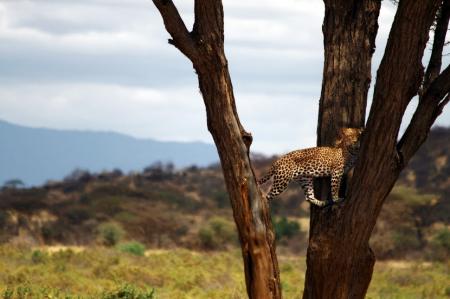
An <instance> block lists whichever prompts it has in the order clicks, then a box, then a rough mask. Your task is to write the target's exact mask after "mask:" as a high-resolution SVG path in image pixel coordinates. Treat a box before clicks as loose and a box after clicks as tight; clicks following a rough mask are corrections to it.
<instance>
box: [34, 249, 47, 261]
mask: <svg viewBox="0 0 450 299" xmlns="http://www.w3.org/2000/svg"><path fill="white" fill-rule="evenodd" d="M47 258H48V254H47V253H45V252H42V251H41V250H34V251H33V253H32V254H31V261H32V262H33V264H43V263H45V261H46V260H47Z"/></svg>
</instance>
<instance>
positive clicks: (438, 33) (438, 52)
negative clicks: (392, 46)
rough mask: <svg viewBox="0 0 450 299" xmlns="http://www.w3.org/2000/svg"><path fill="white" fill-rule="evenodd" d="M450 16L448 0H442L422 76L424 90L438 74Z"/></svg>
mask: <svg viewBox="0 0 450 299" xmlns="http://www.w3.org/2000/svg"><path fill="white" fill-rule="evenodd" d="M449 18H450V0H444V1H443V2H442V5H441V7H440V9H439V12H438V14H437V17H436V27H435V30H434V40H433V48H432V51H431V57H430V62H429V63H428V67H427V71H426V73H425V76H424V82H423V87H422V90H423V91H425V90H426V89H427V88H428V87H429V86H430V84H431V82H432V81H433V80H434V79H435V78H436V77H437V76H438V75H439V72H440V71H441V66H442V51H443V49H444V46H445V37H446V35H447V28H448V23H449Z"/></svg>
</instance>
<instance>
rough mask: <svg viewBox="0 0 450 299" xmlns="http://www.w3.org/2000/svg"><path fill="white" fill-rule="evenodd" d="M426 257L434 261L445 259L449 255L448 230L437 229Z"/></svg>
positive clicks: (449, 237)
mask: <svg viewBox="0 0 450 299" xmlns="http://www.w3.org/2000/svg"><path fill="white" fill-rule="evenodd" d="M430 243H431V244H430V250H429V251H428V258H429V259H431V260H436V261H446V260H448V258H449V256H450V230H449V229H448V228H442V229H440V230H438V231H437V233H436V234H435V235H434V236H433V238H432V239H431V242H430Z"/></svg>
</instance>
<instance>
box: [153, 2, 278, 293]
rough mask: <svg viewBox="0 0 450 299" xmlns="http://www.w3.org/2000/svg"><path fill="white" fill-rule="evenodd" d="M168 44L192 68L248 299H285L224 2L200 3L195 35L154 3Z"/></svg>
mask: <svg viewBox="0 0 450 299" xmlns="http://www.w3.org/2000/svg"><path fill="white" fill-rule="evenodd" d="M153 2H154V4H155V5H156V7H157V8H158V10H159V11H160V13H161V15H162V17H163V20H164V24H165V26H166V29H167V31H168V32H169V33H170V34H171V36H172V40H170V41H169V42H170V43H171V44H173V45H175V46H176V47H177V48H178V49H179V50H180V51H181V52H182V53H184V54H185V55H186V56H187V57H188V58H189V59H190V60H191V61H192V63H193V66H194V69H195V70H196V72H197V74H198V80H199V85H200V91H201V93H202V96H203V100H204V103H205V107H206V114H207V125H208V130H209V131H210V133H211V135H212V136H213V139H214V142H215V144H216V147H217V150H218V152H219V156H220V161H221V165H222V169H223V173H224V177H225V182H226V186H227V190H228V192H229V195H230V200H231V205H232V208H233V215H234V219H235V222H236V225H237V229H238V232H239V239H240V241H241V247H242V255H243V260H244V268H245V279H246V286H247V293H248V296H249V298H281V285H280V277H279V269H278V263H277V257H276V253H275V243H274V242H275V236H274V233H273V229H272V225H271V220H270V214H269V210H268V205H267V202H266V200H265V199H263V197H262V194H261V191H260V190H259V188H258V186H257V184H256V180H255V175H254V173H253V169H252V167H251V164H250V159H249V148H250V145H251V142H252V137H251V135H250V134H249V133H247V132H246V131H245V130H244V128H243V126H242V125H241V123H240V121H239V117H238V114H237V111H236V106H235V100H234V95H233V87H232V84H231V79H230V75H229V71H228V63H227V59H226V57H225V53H224V45H223V43H224V32H223V8H222V3H221V1H219V0H196V1H195V23H194V28H193V30H192V32H189V31H188V30H187V29H186V27H185V26H184V24H183V21H182V20H181V18H180V16H179V14H178V12H177V10H176V8H175V6H174V4H173V3H172V1H168V0H153Z"/></svg>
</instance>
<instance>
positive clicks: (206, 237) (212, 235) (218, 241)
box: [198, 217, 237, 249]
mask: <svg viewBox="0 0 450 299" xmlns="http://www.w3.org/2000/svg"><path fill="white" fill-rule="evenodd" d="M198 237H199V239H200V244H201V245H202V246H203V247H204V248H207V249H224V248H225V247H226V246H227V245H230V244H233V243H236V240H237V235H236V231H235V228H234V225H233V223H232V222H230V221H228V220H226V219H224V218H222V217H212V218H211V219H210V220H209V221H208V222H207V224H206V225H205V226H204V227H202V228H201V229H200V230H199V231H198Z"/></svg>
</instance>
